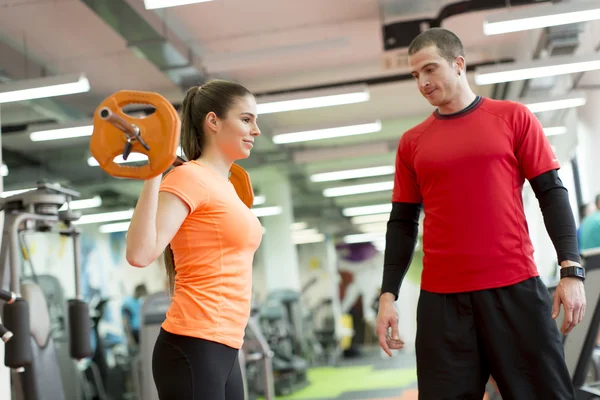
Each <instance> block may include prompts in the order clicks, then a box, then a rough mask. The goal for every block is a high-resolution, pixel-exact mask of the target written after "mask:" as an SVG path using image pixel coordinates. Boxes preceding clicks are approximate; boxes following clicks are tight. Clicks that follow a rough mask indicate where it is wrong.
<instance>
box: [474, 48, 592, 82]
mask: <svg viewBox="0 0 600 400" xmlns="http://www.w3.org/2000/svg"><path fill="white" fill-rule="evenodd" d="M597 69H600V54H598V53H594V54H589V55H585V56H555V57H550V58H546V59H536V60H533V61H528V62H524V63H513V64H502V65H488V66H483V67H478V68H477V69H476V70H475V83H476V84H477V85H490V84H494V83H501V82H512V81H519V80H524V79H535V78H544V77H548V76H556V75H565V74H573V73H577V72H586V71H593V70H597Z"/></svg>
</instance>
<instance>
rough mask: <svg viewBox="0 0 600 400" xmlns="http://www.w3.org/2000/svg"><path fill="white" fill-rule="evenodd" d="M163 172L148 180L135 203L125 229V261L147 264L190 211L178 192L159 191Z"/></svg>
mask: <svg viewBox="0 0 600 400" xmlns="http://www.w3.org/2000/svg"><path fill="white" fill-rule="evenodd" d="M161 179H162V176H161V175H159V176H157V177H156V178H153V179H150V180H147V181H145V182H144V187H143V189H142V192H141V194H140V197H139V199H138V203H137V205H136V207H135V212H134V213H133V217H132V218H131V223H130V225H129V230H128V233H127V251H126V258H127V262H128V263H129V264H131V265H132V266H134V267H146V266H148V265H150V264H151V263H152V262H154V261H155V260H156V259H157V258H158V257H159V256H160V254H161V253H162V252H163V251H164V249H165V247H166V246H167V244H169V243H170V242H171V239H173V237H174V236H175V233H177V230H178V229H179V227H180V226H181V224H182V223H183V221H184V220H185V218H186V217H187V215H188V214H189V212H190V209H189V207H188V206H187V205H186V204H185V203H184V202H183V201H182V200H181V199H180V198H179V197H177V196H175V195H174V194H171V193H168V192H160V193H159V188H160V184H161Z"/></svg>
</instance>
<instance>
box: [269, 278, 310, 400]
mask: <svg viewBox="0 0 600 400" xmlns="http://www.w3.org/2000/svg"><path fill="white" fill-rule="evenodd" d="M299 300H300V293H298V292H296V291H293V290H287V289H282V290H277V291H272V292H270V293H269V294H268V295H267V298H266V299H265V302H264V304H263V305H262V307H261V308H260V311H259V323H260V326H261V330H262V331H263V332H264V335H265V337H266V339H267V342H268V344H269V347H270V348H271V350H272V351H273V376H274V379H275V394H276V395H278V396H282V395H288V394H290V393H293V392H295V391H297V390H300V389H302V388H304V387H306V386H307V385H308V384H309V382H308V378H307V371H308V367H309V363H308V361H307V360H306V359H305V358H303V354H305V349H306V345H305V342H304V340H303V338H302V334H303V333H304V331H303V327H302V313H301V309H300V302H299Z"/></svg>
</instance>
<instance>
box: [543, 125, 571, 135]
mask: <svg viewBox="0 0 600 400" xmlns="http://www.w3.org/2000/svg"><path fill="white" fill-rule="evenodd" d="M565 133H567V127H566V126H552V127H548V128H544V134H545V135H546V136H555V135H563V134H565Z"/></svg>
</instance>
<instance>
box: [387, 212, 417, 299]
mask: <svg viewBox="0 0 600 400" xmlns="http://www.w3.org/2000/svg"><path fill="white" fill-rule="evenodd" d="M420 214H421V204H418V203H401V202H394V203H392V212H391V214H390V219H389V221H388V223H387V232H386V237H385V239H386V247H385V253H384V265H383V282H382V284H381V295H383V294H385V293H391V294H393V295H394V301H395V300H398V293H399V292H400V285H401V284H402V281H403V280H404V277H405V276H406V272H407V271H408V268H409V266H410V263H411V261H412V257H413V254H414V249H415V244H416V241H417V234H418V231H419V216H420Z"/></svg>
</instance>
